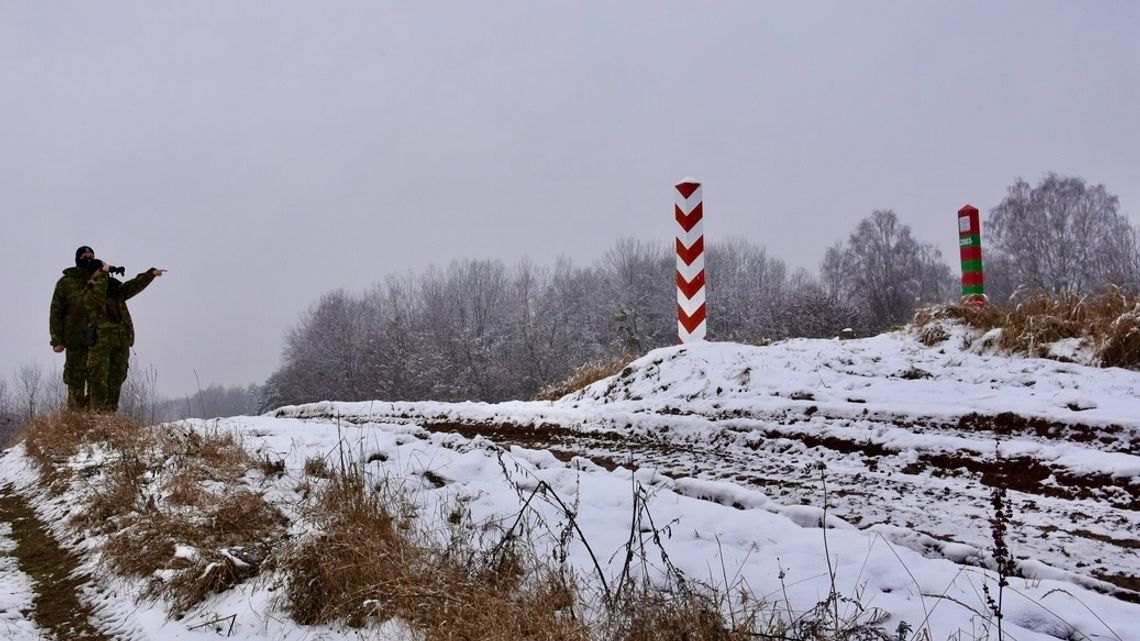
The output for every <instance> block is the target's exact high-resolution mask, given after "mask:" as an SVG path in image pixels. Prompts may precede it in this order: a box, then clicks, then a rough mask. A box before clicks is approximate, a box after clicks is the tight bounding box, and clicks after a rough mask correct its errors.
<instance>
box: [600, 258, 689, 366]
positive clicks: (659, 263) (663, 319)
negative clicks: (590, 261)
mask: <svg viewBox="0 0 1140 641" xmlns="http://www.w3.org/2000/svg"><path fill="white" fill-rule="evenodd" d="M602 270H603V272H604V273H605V278H606V293H605V296H604V300H605V305H606V307H607V309H608V311H609V312H610V316H611V318H612V319H613V322H614V327H615V328H616V330H617V333H618V336H619V341H620V345H621V348H622V349H623V350H625V351H626V352H629V353H631V354H641V353H644V352H645V351H647V350H649V349H653V348H655V347H660V346H661V345H666V344H669V343H670V342H673V341H675V340H676V337H677V313H676V309H677V294H676V279H675V278H674V276H673V275H674V273H675V270H676V258H675V255H674V254H673V253H672V252H671V251H666V246H665V245H663V244H650V243H644V242H642V241H639V240H635V239H632V238H623V239H621V240H619V241H618V242H617V243H615V244H614V246H613V247H611V248H610V249H609V251H607V252H606V254H605V256H604V257H603V258H602Z"/></svg>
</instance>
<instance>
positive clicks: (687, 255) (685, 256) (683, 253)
mask: <svg viewBox="0 0 1140 641" xmlns="http://www.w3.org/2000/svg"><path fill="white" fill-rule="evenodd" d="M704 251H705V237H704V236H701V237H700V238H698V239H697V242H695V243H693V246H692V247H690V248H688V249H686V248H685V246H684V245H683V244H682V243H681V239H680V238H678V239H677V256H678V257H680V259H681V260H683V261H685V264H686V265H692V264H693V261H694V260H696V259H697V256H700V255H701V254H702V253H703V252H704Z"/></svg>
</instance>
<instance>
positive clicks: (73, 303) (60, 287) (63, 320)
mask: <svg viewBox="0 0 1140 641" xmlns="http://www.w3.org/2000/svg"><path fill="white" fill-rule="evenodd" d="M86 287H87V273H86V272H85V271H84V270H82V269H80V268H78V267H68V268H67V269H65V270H63V276H62V277H61V278H60V279H59V280H58V281H56V283H55V292H54V293H52V295H51V317H50V319H49V321H48V331H49V332H50V333H51V344H52V345H63V346H64V347H82V346H83V328H84V326H86V325H87V310H86V309H85V307H84V304H83V292H84V290H85V288H86Z"/></svg>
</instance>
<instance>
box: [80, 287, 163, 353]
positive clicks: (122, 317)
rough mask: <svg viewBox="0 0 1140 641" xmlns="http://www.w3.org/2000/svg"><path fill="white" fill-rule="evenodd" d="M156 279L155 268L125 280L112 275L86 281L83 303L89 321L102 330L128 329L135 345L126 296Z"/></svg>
mask: <svg viewBox="0 0 1140 641" xmlns="http://www.w3.org/2000/svg"><path fill="white" fill-rule="evenodd" d="M153 281H154V269H153V268H152V269H148V270H147V271H145V272H143V273H141V274H139V275H138V276H135V277H134V278H132V279H130V280H128V281H127V282H125V283H124V282H122V281H120V280H118V279H117V278H115V277H113V276H110V275H107V276H104V277H102V278H100V279H99V280H97V281H95V282H91V281H88V280H85V281H83V285H84V289H83V293H82V296H83V301H84V303H83V307H84V309H85V310H86V313H87V320H88V322H90V323H91V324H92V325H95V326H96V327H98V328H99V331H100V332H105V331H114V330H125V331H126V332H127V338H128V344H129V345H134V344H135V326H134V323H133V322H132V321H131V311H130V310H129V309H127V299H129V298H132V297H133V296H135V294H138V293H139V292H141V291H142V290H144V289H146V286H147V285H150V284H151V283H152V282H153Z"/></svg>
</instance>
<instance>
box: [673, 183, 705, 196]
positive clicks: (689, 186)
mask: <svg viewBox="0 0 1140 641" xmlns="http://www.w3.org/2000/svg"><path fill="white" fill-rule="evenodd" d="M676 186H677V191H679V192H680V193H681V198H685V199H688V198H689V196H692V195H693V192H694V191H696V190H698V189H700V188H701V183H677V185H676Z"/></svg>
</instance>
